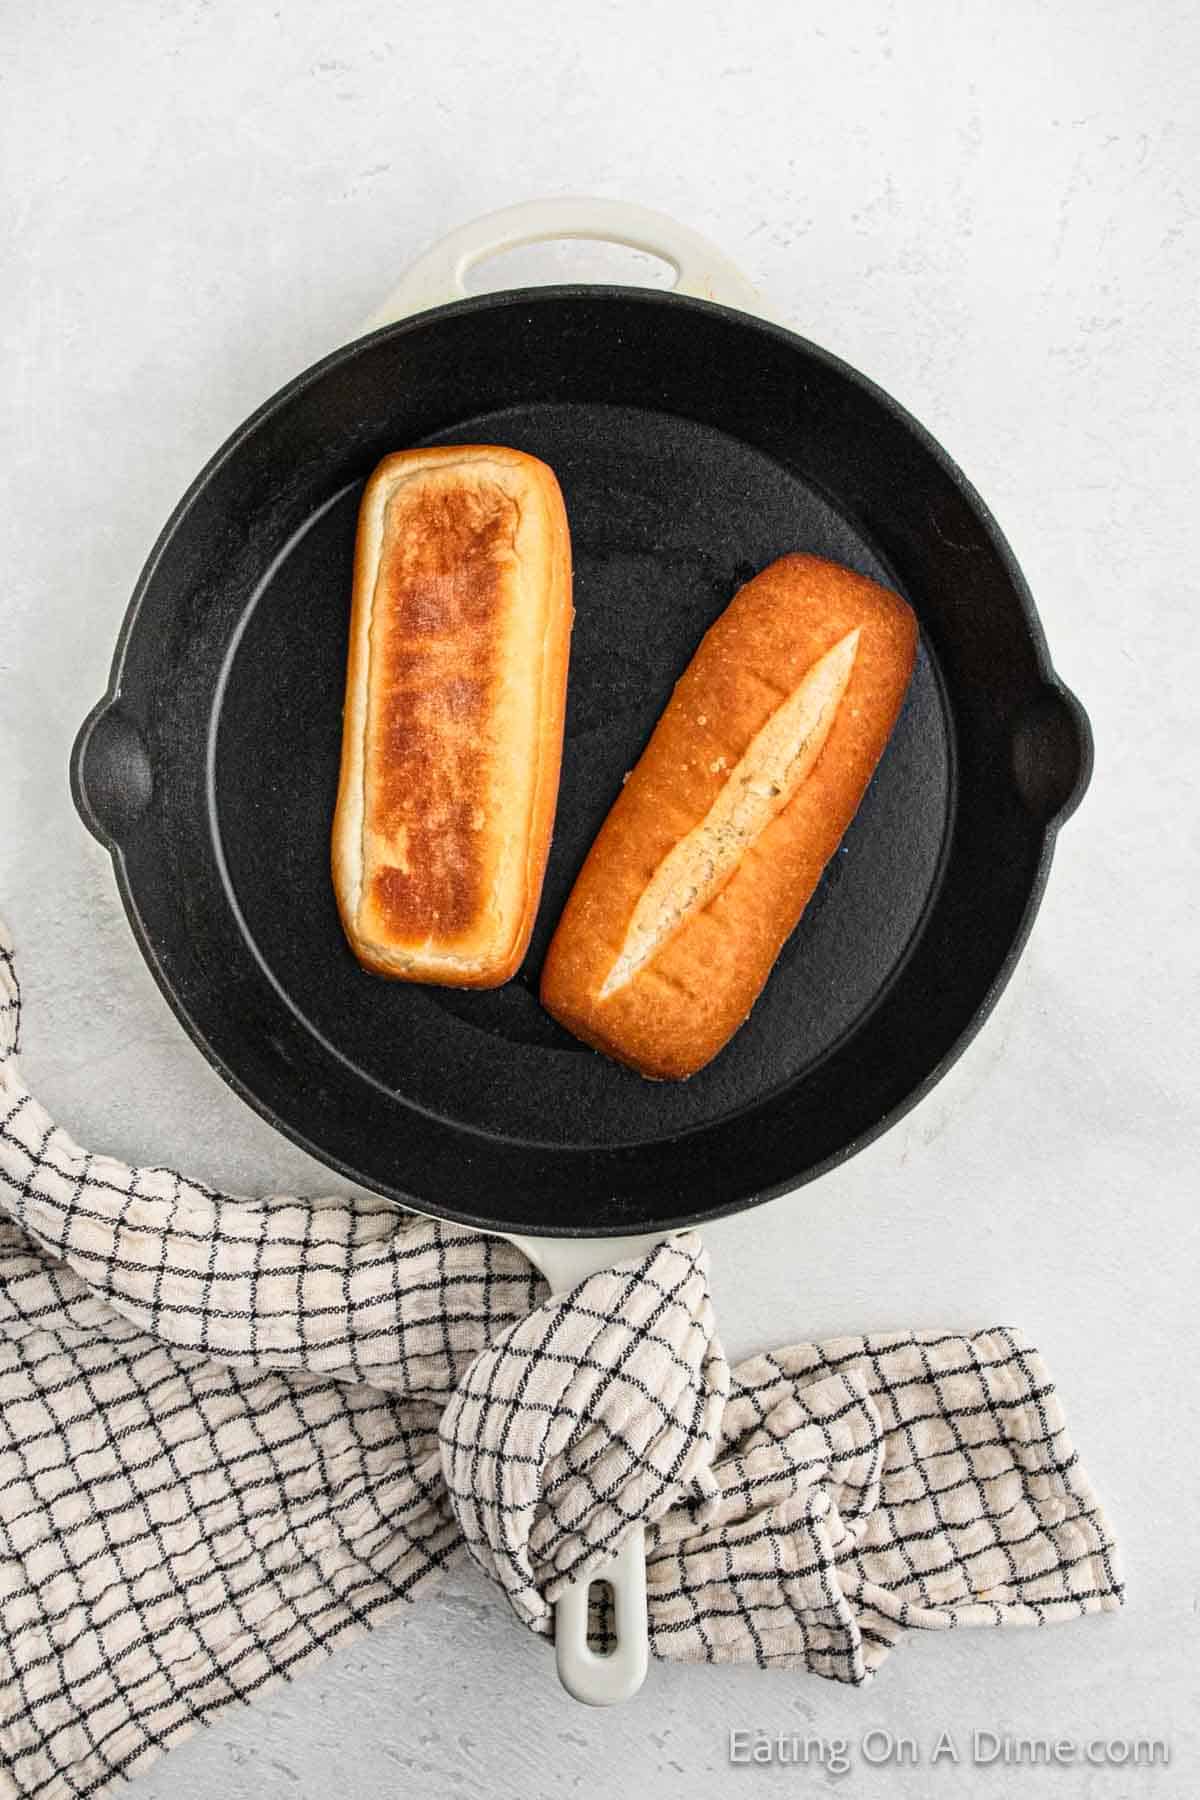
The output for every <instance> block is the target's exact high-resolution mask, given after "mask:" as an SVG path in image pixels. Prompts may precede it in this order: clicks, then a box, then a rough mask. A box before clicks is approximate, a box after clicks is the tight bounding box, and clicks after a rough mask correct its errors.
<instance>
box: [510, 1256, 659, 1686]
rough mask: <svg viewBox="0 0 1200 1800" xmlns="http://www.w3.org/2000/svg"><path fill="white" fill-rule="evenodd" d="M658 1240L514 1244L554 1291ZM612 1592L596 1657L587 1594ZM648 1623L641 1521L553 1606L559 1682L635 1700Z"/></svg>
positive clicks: (646, 1662)
mask: <svg viewBox="0 0 1200 1800" xmlns="http://www.w3.org/2000/svg"><path fill="white" fill-rule="evenodd" d="M662 1241H663V1233H662V1232H660V1231H659V1232H652V1233H650V1234H648V1235H646V1234H643V1235H642V1236H639V1237H622V1238H538V1237H514V1238H513V1239H512V1242H513V1243H514V1244H515V1245H516V1246H517V1249H518V1250H520V1251H522V1252H523V1254H524V1255H526V1256H527V1257H528V1258H529V1260H530V1262H531V1263H532V1264H533V1265H534V1267H535V1268H537V1269H540V1270H541V1272H542V1274H543V1275H544V1276H545V1277H546V1280H547V1281H548V1282H549V1283H550V1291H551V1293H552V1294H560V1293H562V1292H563V1291H564V1290H565V1289H567V1288H572V1287H575V1286H576V1284H577V1283H578V1282H580V1281H585V1280H586V1279H587V1277H588V1276H589V1275H595V1274H596V1273H597V1271H598V1270H600V1269H609V1268H611V1267H612V1266H613V1264H614V1263H619V1262H626V1261H628V1260H630V1259H631V1258H633V1257H635V1256H643V1255H645V1253H646V1252H647V1251H648V1250H650V1249H652V1248H653V1247H654V1245H656V1244H661V1243H662ZM596 1581H603V1582H607V1583H608V1586H609V1587H610V1588H611V1590H612V1604H613V1631H614V1633H615V1636H616V1640H617V1641H616V1645H615V1647H614V1649H613V1650H612V1651H611V1652H610V1653H609V1654H608V1655H607V1656H601V1655H597V1653H596V1652H595V1651H594V1650H593V1649H591V1647H590V1646H589V1644H588V1641H587V1624H588V1591H589V1589H590V1588H591V1586H592V1583H593V1582H596ZM647 1631H648V1628H647V1620H646V1532H645V1527H644V1526H643V1524H642V1522H641V1520H640V1519H639V1520H638V1522H637V1523H636V1524H635V1525H634V1526H632V1527H631V1529H630V1531H629V1532H628V1534H627V1535H626V1536H625V1537H624V1538H623V1539H622V1540H621V1543H620V1546H619V1548H618V1549H617V1550H616V1551H615V1553H614V1554H613V1556H612V1558H611V1559H610V1560H609V1561H608V1562H606V1563H602V1564H601V1565H600V1567H599V1568H597V1569H593V1571H592V1573H591V1574H590V1575H589V1576H588V1578H587V1580H586V1581H573V1582H571V1583H570V1585H569V1586H568V1587H567V1588H565V1589H564V1590H563V1592H562V1593H561V1594H560V1595H559V1597H558V1599H557V1600H556V1601H555V1603H554V1658H555V1663H556V1665H557V1667H558V1679H559V1680H560V1681H561V1682H562V1684H563V1686H564V1687H565V1688H566V1690H567V1692H568V1694H570V1695H571V1696H572V1698H573V1699H575V1700H581V1701H582V1702H583V1704H584V1705H585V1706H616V1705H619V1703H620V1702H621V1701H623V1700H632V1698H633V1696H634V1695H635V1694H636V1693H637V1691H638V1689H639V1688H640V1687H641V1685H642V1683H643V1681H645V1679H646V1671H647V1669H648V1668H649V1666H650V1641H649V1637H648V1635H647Z"/></svg>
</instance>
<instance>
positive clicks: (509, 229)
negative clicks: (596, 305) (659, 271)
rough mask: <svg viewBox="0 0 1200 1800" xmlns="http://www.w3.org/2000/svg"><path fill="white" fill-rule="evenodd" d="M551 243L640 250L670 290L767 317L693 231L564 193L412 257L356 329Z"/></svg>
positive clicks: (737, 274) (417, 308)
mask: <svg viewBox="0 0 1200 1800" xmlns="http://www.w3.org/2000/svg"><path fill="white" fill-rule="evenodd" d="M554 238H590V239H592V240H593V241H596V242H600V243H609V244H624V245H625V246H626V247H627V248H628V249H630V250H641V251H644V252H645V253H646V254H647V255H649V256H657V257H659V258H661V260H662V261H663V262H666V263H670V265H671V267H672V268H673V269H674V270H675V282H674V292H675V293H677V294H692V295H695V296H697V297H698V298H699V299H702V300H715V301H716V302H717V303H718V304H720V305H722V306H733V307H737V308H738V309H739V310H740V311H741V312H747V313H752V314H754V315H755V316H756V317H758V318H772V317H773V316H774V315H773V313H772V310H771V308H770V307H769V306H768V305H767V303H766V302H765V301H764V300H763V298H762V296H761V295H760V294H759V292H758V290H757V289H756V288H755V287H753V286H752V285H751V283H750V282H749V281H747V279H746V277H745V276H744V275H743V274H742V272H741V270H740V269H738V268H736V267H735V266H734V264H733V263H731V262H730V260H729V258H728V257H727V256H724V255H723V254H722V252H721V251H720V250H718V249H717V247H716V245H715V244H710V243H709V241H708V239H707V238H705V237H701V235H700V233H699V232H697V231H692V230H690V229H689V228H688V227H687V226H686V225H679V224H677V223H676V222H675V220H674V219H672V218H670V217H669V216H668V215H667V214H666V213H660V212H653V211H652V210H651V209H650V208H649V207H646V206H634V205H632V204H631V203H630V202H628V201H625V200H601V199H598V198H594V197H588V196H586V195H580V196H578V197H572V196H569V195H564V196H561V197H559V198H556V199H552V200H525V201H522V202H521V204H520V205H518V206H506V207H504V208H502V209H501V211H499V212H494V213H487V214H485V215H484V216H483V217H482V218H480V219H474V220H472V221H471V223H470V224H469V225H460V226H459V228H458V229H457V231H452V232H450V234H449V235H448V236H447V237H444V238H442V239H441V241H440V242H439V243H437V244H435V245H434V246H433V248H432V249H431V250H427V251H426V252H425V254H424V255H423V256H421V257H418V259H417V261H416V262H415V263H413V264H412V266H411V268H409V269H408V270H407V272H406V273H405V274H404V275H403V276H402V277H401V280H400V282H399V284H398V286H396V287H395V288H393V290H392V292H391V293H390V294H389V295H388V297H387V299H386V300H385V301H384V302H383V305H382V306H380V307H378V308H377V309H376V310H375V312H373V313H372V314H371V317H370V318H369V319H368V320H367V322H366V324H365V325H364V327H363V330H364V331H378V330H379V329H380V328H381V327H382V326H384V325H394V324H396V322H397V321H398V320H400V319H407V318H409V317H410V316H411V315H412V314H413V313H419V312H425V311H426V310H427V309H428V308H429V307H431V306H445V305H447V304H448V303H449V302H451V301H454V300H465V299H466V297H467V290H466V287H465V285H464V282H465V278H466V276H467V274H468V272H469V271H470V270H471V269H473V268H475V267H476V265H477V264H479V263H481V262H485V261H486V260H487V258H488V257H489V256H496V255H498V254H499V253H500V252H501V251H504V250H515V249H517V248H518V246H520V245H522V244H541V243H547V242H549V241H550V240H551V239H554Z"/></svg>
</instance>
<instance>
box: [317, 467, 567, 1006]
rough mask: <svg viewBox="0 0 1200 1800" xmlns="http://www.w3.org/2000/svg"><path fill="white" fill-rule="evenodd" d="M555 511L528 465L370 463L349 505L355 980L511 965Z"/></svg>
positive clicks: (487, 979)
mask: <svg viewBox="0 0 1200 1800" xmlns="http://www.w3.org/2000/svg"><path fill="white" fill-rule="evenodd" d="M571 621H572V610H571V552H570V538H569V534H568V530H567V518H566V510H565V508H564V505H563V500H562V495H561V493H560V491H559V487H558V483H557V481H556V480H555V477H554V474H553V472H552V471H551V470H550V469H549V468H547V466H546V465H545V463H542V462H539V461H538V459H537V458H536V457H533V456H527V455H525V454H524V453H523V452H521V451H518V450H510V449H504V448H500V447H496V446H492V445H479V444H468V445H454V446H448V447H443V448H439V449H435V450H413V451H402V452H399V453H398V454H396V455H393V456H389V457H386V458H385V459H384V461H383V462H382V463H380V465H379V467H378V468H377V469H376V470H375V471H374V473H373V474H372V476H371V478H370V480H369V481H368V483H367V486H366V490H365V492H364V494H363V499H362V505H361V507H360V510H359V520H358V536H357V542H356V546H355V563H354V586H353V595H352V599H351V616H350V647H349V659H348V666H347V676H346V703H345V712H344V717H343V732H342V760H341V774H340V779H339V784H338V798H337V807H336V811H335V814H334V822H333V837H332V847H331V848H332V870H333V885H334V892H335V894H336V897H337V903H338V911H339V913H340V915H341V920H342V926H343V929H344V930H345V933H346V937H347V939H348V941H349V943H350V947H351V949H352V950H353V951H354V954H355V955H356V956H357V957H358V959H359V961H360V962H361V963H362V964H363V966H364V967H365V968H368V969H370V970H372V971H373V972H374V973H376V974H379V975H388V976H392V977H394V978H396V979H399V980H405V981H422V982H434V983H439V984H442V985H446V986H452V987H496V986H499V985H500V983H502V982H504V981H507V980H509V979H510V978H511V976H512V975H513V974H514V973H515V972H516V970H517V968H518V967H519V966H520V963H521V960H522V958H523V957H524V955H525V951H526V949H527V947H528V944H529V936H530V933H531V931H532V929H533V923H534V918H535V915H536V913H537V906H538V900H539V898H540V895H541V888H542V879H543V876H544V874H545V868H546V858H547V855H548V852H549V846H550V834H551V830H552V827H553V822H554V809H555V804H556V801H557V797H558V780H559V770H560V765H561V759H562V736H563V721H564V716H565V710H566V681H567V661H568V655H569V646H570V631H571Z"/></svg>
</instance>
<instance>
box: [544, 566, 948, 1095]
mask: <svg viewBox="0 0 1200 1800" xmlns="http://www.w3.org/2000/svg"><path fill="white" fill-rule="evenodd" d="M854 633H857V638H854V637H853V636H852V634H854ZM842 644H845V645H846V648H847V658H843V659H842V660H843V665H844V662H845V660H847V659H848V657H849V656H852V663H851V666H850V668H849V674H848V676H845V674H844V667H843V671H842V680H843V681H844V685H843V686H842V687H841V689H840V697H838V698H836V710H835V711H834V714H833V718H832V724H830V723H829V722H828V719H825V721H824V724H823V726H822V730H823V732H824V733H825V734H826V735H824V737H823V741H822V743H821V747H820V748H819V750H818V752H817V754H816V756H815V760H814V761H812V763H811V766H810V767H803V766H801V778H800V779H799V780H798V782H797V784H796V785H795V787H794V790H792V789H790V788H789V789H788V790H787V792H788V793H790V798H788V797H786V794H785V796H784V803H783V804H782V806H781V809H780V810H779V811H777V812H775V813H774V815H773V816H771V817H769V818H768V820H767V822H766V823H765V824H763V825H762V827H761V829H760V830H759V831H758V833H757V835H756V836H754V837H753V838H752V840H751V841H749V842H748V843H747V844H746V847H745V848H744V850H743V851H742V853H741V855H740V857H739V859H738V860H737V861H736V863H735V864H734V866H733V867H732V870H731V871H726V872H725V874H724V875H723V877H722V878H721V883H720V885H718V886H717V887H716V889H715V892H713V893H712V894H711V896H710V897H707V898H705V894H704V891H703V890H702V892H701V901H702V902H703V903H697V904H696V905H695V907H694V909H693V910H691V911H688V909H687V907H686V906H684V907H683V908H682V909H681V915H680V918H679V921H678V924H677V928H676V929H674V931H673V932H668V933H667V934H666V935H665V936H664V938H663V940H662V942H661V943H660V944H659V945H658V947H657V948H656V949H655V951H654V953H653V954H652V955H651V956H650V957H649V958H648V959H647V960H645V961H644V962H643V963H641V964H640V965H639V966H638V967H637V968H636V969H635V971H634V972H633V974H632V975H630V976H629V977H628V978H627V979H624V980H622V981H621V982H620V984H619V985H617V986H615V987H614V986H613V985H612V982H613V973H614V970H616V971H617V974H618V975H620V973H621V971H622V968H623V966H624V965H622V964H621V960H620V959H621V957H622V953H623V951H624V952H625V955H626V958H628V944H629V941H630V923H631V921H632V920H633V918H634V914H635V911H636V909H637V906H638V902H639V900H640V899H641V898H642V896H643V895H644V894H645V893H646V892H647V890H648V889H649V887H650V884H651V882H652V880H653V879H654V877H655V875H656V872H657V871H659V870H660V868H661V867H662V865H663V864H664V861H665V859H666V858H668V857H669V856H670V855H671V854H672V852H673V851H675V850H676V848H677V846H678V845H679V844H680V843H681V842H682V841H683V840H684V839H685V838H687V836H688V834H694V833H696V832H697V828H698V827H700V826H701V825H702V823H703V822H704V821H705V820H706V819H708V818H710V817H713V818H719V817H720V816H721V812H722V808H721V807H720V806H718V805H717V803H718V801H719V800H720V799H721V796H722V793H723V791H724V789H725V784H726V783H727V782H728V780H729V779H730V776H731V772H732V771H734V770H735V769H736V768H738V766H739V764H740V763H742V759H743V758H744V757H745V756H746V753H747V751H748V749H749V747H750V746H751V745H752V743H754V742H755V741H758V742H763V743H765V742H767V741H768V739H769V736H770V734H769V733H768V734H766V736H764V737H762V738H760V737H759V734H760V733H763V731H764V727H765V726H767V725H768V723H769V722H770V721H771V720H772V719H773V718H775V717H776V716H777V715H778V716H783V715H780V709H781V708H783V707H786V706H787V705H788V703H789V702H790V701H792V700H793V699H794V697H795V696H796V695H797V693H798V691H799V690H800V688H801V686H802V684H803V683H804V682H805V678H806V677H810V676H811V673H812V671H813V670H814V669H815V668H816V667H817V665H818V664H820V662H821V659H822V658H826V657H828V656H829V654H830V652H832V651H834V650H835V649H836V648H837V647H838V646H839V645H842ZM916 646H917V625H916V620H915V618H914V616H913V614H912V611H911V609H910V608H909V607H908V606H907V605H906V604H905V602H904V601H903V600H902V599H900V597H899V595H897V594H893V593H891V592H890V591H889V590H888V589H887V588H883V587H880V586H879V584H878V583H876V582H873V581H870V580H868V579H867V578H866V577H865V576H862V575H856V574H853V573H852V572H851V571H850V570H848V569H843V568H840V567H839V566H838V565H837V564H835V563H830V562H825V561H823V560H822V559H820V558H818V557H815V556H805V555H795V556H785V557H782V558H781V559H780V560H779V561H778V562H775V563H772V564H771V566H770V567H769V568H767V569H764V570H763V572H762V573H761V574H760V575H758V576H756V577H755V579H754V580H753V581H751V582H748V583H747V584H746V586H745V587H743V588H742V589H741V590H740V592H739V593H738V594H736V595H735V597H734V599H733V600H732V601H731V603H730V605H729V606H728V607H727V608H726V610H725V611H724V613H722V615H721V617H720V618H719V619H718V620H717V621H716V623H715V624H714V625H713V626H712V628H711V629H710V630H709V632H708V633H707V635H706V636H705V638H704V640H703V642H702V643H701V645H700V647H699V649H698V650H697V652H696V654H695V656H694V657H693V658H692V661H691V663H690V664H689V666H688V668H687V669H686V670H685V672H684V674H683V676H682V677H681V678H680V680H679V682H678V684H677V686H676V688H675V692H674V694H673V695H672V697H671V699H670V701H669V703H668V705H667V708H666V711H665V712H664V713H663V716H662V718H661V719H660V720H659V722H658V725H657V726H656V727H655V730H654V733H653V736H652V737H651V739H650V742H649V744H648V745H647V746H646V749H645V750H644V751H643V753H642V756H641V759H640V761H639V762H638V764H637V767H636V768H635V769H634V770H633V772H632V774H631V775H630V776H629V777H628V778H627V780H626V783H625V786H624V787H623V788H622V790H621V793H620V794H619V795H618V797H617V800H616V802H615V803H614V805H613V808H612V811H611V812H610V813H609V815H608V818H607V819H606V820H605V822H604V825H603V826H602V827H601V830H600V834H599V836H598V837H597V839H596V841H595V843H594V844H593V846H592V848H591V850H590V852H589V854H588V856H587V859H586V861H585V862H584V865H583V868H582V869H581V870H580V873H579V877H578V879H577V881H576V883H575V886H574V888H573V890H572V892H571V895H570V898H569V899H568V901H567V905H566V908H565V910H564V912H563V915H562V918H561V919H560V921H559V924H558V929H557V931H556V932H555V934H554V938H553V941H552V942H551V945H550V949H549V952H548V954H547V957H546V963H545V967H544V969H543V971H542V984H541V997H542V1004H543V1005H544V1006H545V1007H546V1009H547V1010H548V1011H549V1012H551V1013H552V1014H553V1015H554V1017H555V1018H557V1019H558V1020H559V1021H560V1022H561V1023H562V1024H563V1025H565V1026H566V1027H567V1029H568V1030H569V1031H572V1032H573V1033H574V1034H575V1036H576V1037H579V1038H581V1039H582V1040H583V1041H584V1042H585V1043H587V1044H591V1045H593V1046H594V1047H595V1048H596V1049H597V1050H602V1051H604V1052H605V1054H606V1055H608V1056H612V1057H614V1058H616V1060H617V1061H619V1062H623V1063H627V1064H629V1065H630V1067H632V1068H634V1069H637V1070H639V1071H640V1073H641V1074H643V1075H647V1076H651V1077H658V1078H662V1079H683V1078H685V1077H687V1076H689V1075H694V1074H695V1073H696V1072H697V1070H699V1069H702V1068H703V1067H704V1065H705V1064H706V1063H707V1062H709V1061H711V1059H712V1058H713V1057H714V1056H715V1055H716V1054H717V1052H718V1051H719V1050H721V1049H722V1048H723V1047H724V1046H725V1044H727V1043H728V1041H729V1039H730V1038H731V1037H732V1036H733V1034H734V1032H735V1031H736V1030H737V1028H738V1026H739V1025H741V1024H742V1022H743V1021H744V1020H745V1018H746V1017H747V1015H748V1013H749V1012H750V1009H751V1007H752V1006H753V1004H754V1002H755V1000H756V999H757V998H758V995H759V994H760V992H761V991H762V988H763V986H764V984H765V982H766V980H767V977H768V975H769V974H770V972H771V969H772V967H773V966H774V963H775V960H776V958H777V956H778V955H779V952H780V950H781V949H782V948H783V945H784V943H785V942H786V941H787V938H788V937H789V936H790V934H791V932H792V931H793V930H794V929H795V927H796V924H797V922H798V921H799V918H800V915H801V913H802V912H803V911H804V908H805V906H806V905H807V903H808V901H809V899H810V897H811V895H812V893H813V891H814V889H815V888H816V886H817V883H818V881H819V880H820V877H821V872H822V870H823V869H824V867H825V865H826V863H827V862H828V861H829V858H830V857H831V856H832V855H833V853H834V851H835V850H836V849H837V846H838V844H839V843H840V841H841V838H842V835H843V833H844V832H845V830H846V827H847V826H848V825H849V823H850V821H851V819H852V818H853V817H854V814H855V812H856V811H857V809H858V806H859V803H860V802H861V800H862V797H863V795H864V793H865V792H866V790H867V786H868V784H869V782H870V779H871V776H872V774H873V772H874V770H875V766H876V764H877V762H878V761H879V758H880V756H881V755H882V753H883V749H884V746H885V745H886V743H887V740H888V737H889V736H890V734H891V731H892V727H893V726H894V724H895V722H896V718H897V715H898V714H899V711H900V706H901V703H902V701H903V699H904V693H905V689H906V688H907V686H908V682H909V678H910V676H911V674H912V670H913V664H914V661H915V658H916ZM742 767H743V770H744V769H745V764H742ZM714 808H716V811H715V812H714ZM725 810H726V811H727V810H728V809H727V808H726V809H725ZM768 810H769V809H768ZM690 891H691V890H689V892H690ZM606 984H607V991H606V992H605V993H604V995H603V997H602V990H605V989H606Z"/></svg>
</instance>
